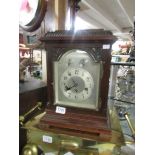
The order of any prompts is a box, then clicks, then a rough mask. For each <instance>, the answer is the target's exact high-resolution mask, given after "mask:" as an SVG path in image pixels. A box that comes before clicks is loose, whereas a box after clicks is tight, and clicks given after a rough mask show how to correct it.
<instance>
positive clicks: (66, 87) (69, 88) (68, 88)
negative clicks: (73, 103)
mask: <svg viewBox="0 0 155 155" xmlns="http://www.w3.org/2000/svg"><path fill="white" fill-rule="evenodd" d="M76 86H77V83H75V84H74V85H73V86H70V87H68V86H65V90H66V91H68V90H71V89H72V88H74V87H76Z"/></svg>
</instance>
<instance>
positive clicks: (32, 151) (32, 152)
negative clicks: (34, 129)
mask: <svg viewBox="0 0 155 155" xmlns="http://www.w3.org/2000/svg"><path fill="white" fill-rule="evenodd" d="M22 155H38V148H37V145H35V144H27V145H26V146H25V147H24V148H23V151H22Z"/></svg>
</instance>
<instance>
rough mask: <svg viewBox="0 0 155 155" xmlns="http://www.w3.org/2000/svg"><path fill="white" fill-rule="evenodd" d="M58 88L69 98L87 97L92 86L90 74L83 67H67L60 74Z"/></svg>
mask: <svg viewBox="0 0 155 155" xmlns="http://www.w3.org/2000/svg"><path fill="white" fill-rule="evenodd" d="M60 88H61V91H62V93H63V94H64V96H65V97H66V98H68V99H69V100H76V101H82V100H86V99H88V98H89V97H90V96H91V94H92V90H93V88H94V81H93V78H92V76H91V74H90V73H89V72H88V71H86V70H85V69H83V68H69V69H67V70H66V71H65V72H64V73H63V74H62V76H61V79H60Z"/></svg>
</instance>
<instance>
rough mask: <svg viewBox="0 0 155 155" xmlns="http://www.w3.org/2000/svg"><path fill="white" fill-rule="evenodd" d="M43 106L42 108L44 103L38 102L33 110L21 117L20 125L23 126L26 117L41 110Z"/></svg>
mask: <svg viewBox="0 0 155 155" xmlns="http://www.w3.org/2000/svg"><path fill="white" fill-rule="evenodd" d="M41 106H42V103H41V102H38V103H37V105H36V106H34V107H33V108H32V109H30V110H29V111H28V112H27V113H25V114H24V115H22V116H19V123H20V125H22V126H23V124H24V121H25V119H26V117H27V116H28V115H30V114H31V113H32V112H33V111H34V110H36V109H38V110H41Z"/></svg>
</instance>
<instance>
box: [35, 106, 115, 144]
mask: <svg viewBox="0 0 155 155" xmlns="http://www.w3.org/2000/svg"><path fill="white" fill-rule="evenodd" d="M86 118H87V119H86ZM37 127H38V128H39V129H41V130H46V131H51V132H54V133H57V134H67V135H70V136H78V137H82V138H85V139H91V140H96V141H102V142H112V139H113V138H112V136H113V131H112V130H111V128H110V124H109V120H107V118H104V117H103V116H102V117H101V116H91V115H87V116H86V115H82V114H77V113H69V114H67V113H66V114H65V117H64V115H63V114H57V113H55V112H54V111H52V110H49V109H47V110H46V114H45V116H44V117H43V118H42V119H41V120H40V122H39V124H38V125H37Z"/></svg>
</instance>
